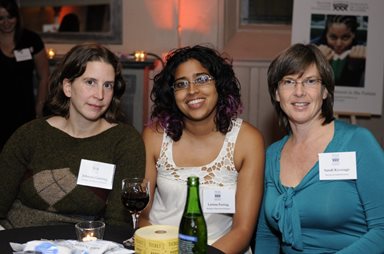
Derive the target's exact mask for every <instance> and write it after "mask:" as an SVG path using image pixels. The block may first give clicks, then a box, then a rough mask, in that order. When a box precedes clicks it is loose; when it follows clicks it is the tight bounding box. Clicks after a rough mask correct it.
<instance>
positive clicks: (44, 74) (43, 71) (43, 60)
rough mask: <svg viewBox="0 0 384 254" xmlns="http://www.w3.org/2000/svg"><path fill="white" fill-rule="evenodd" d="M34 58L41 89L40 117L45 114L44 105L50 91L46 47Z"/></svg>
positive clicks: (37, 99)
mask: <svg viewBox="0 0 384 254" xmlns="http://www.w3.org/2000/svg"><path fill="white" fill-rule="evenodd" d="M33 58H34V62H35V66H36V72H37V76H38V78H39V90H38V93H37V98H36V116H38V117H39V116H42V115H43V106H44V102H45V100H46V97H47V93H48V81H49V65H48V58H47V54H46V52H45V48H43V49H42V50H41V51H40V52H39V53H37V54H35V55H34V57H33Z"/></svg>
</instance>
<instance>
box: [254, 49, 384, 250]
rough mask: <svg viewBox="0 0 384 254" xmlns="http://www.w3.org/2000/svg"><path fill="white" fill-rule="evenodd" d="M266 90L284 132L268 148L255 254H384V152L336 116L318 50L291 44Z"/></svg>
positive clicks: (330, 83)
mask: <svg viewBox="0 0 384 254" xmlns="http://www.w3.org/2000/svg"><path fill="white" fill-rule="evenodd" d="M268 87H269V93H270V96H271V100H272V104H273V105H274V107H275V110H276V112H277V115H278V117H279V120H280V123H281V125H282V126H283V127H284V128H285V129H286V130H287V132H288V133H289V134H288V135H287V136H285V137H283V138H282V139H281V140H279V141H277V142H276V143H274V144H272V145H271V146H269V147H268V149H267V154H266V168H265V190H264V199H263V207H262V209H261V211H260V217H259V223H258V228H257V232H256V245H255V250H256V253H268V254H274V253H275V254H280V253H284V254H286V253H289V254H290V253H296V254H297V253H319V254H320V253H340V254H341V253H351V254H352V253H356V254H359V253H370V254H374V253H377V254H379V253H384V244H383V241H384V199H383V197H382V195H383V193H384V185H383V179H384V152H383V149H382V148H381V147H380V145H379V143H378V142H377V140H376V139H375V137H374V136H373V135H372V134H371V133H370V132H369V131H368V130H367V129H365V128H362V127H359V126H356V125H351V124H348V123H345V122H343V121H339V120H334V116H333V93H334V77H333V72H332V67H331V66H330V65H329V63H328V61H327V60H326V59H325V57H324V55H323V54H322V53H321V52H320V50H319V49H318V48H317V47H316V46H314V45H303V44H295V45H293V46H292V47H290V48H288V49H287V50H286V51H284V52H283V53H281V54H280V55H279V56H278V57H277V58H276V59H275V60H273V61H272V63H271V65H270V67H269V69H268Z"/></svg>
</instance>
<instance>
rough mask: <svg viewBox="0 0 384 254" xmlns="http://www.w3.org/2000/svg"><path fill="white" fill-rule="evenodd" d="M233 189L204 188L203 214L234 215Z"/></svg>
mask: <svg viewBox="0 0 384 254" xmlns="http://www.w3.org/2000/svg"><path fill="white" fill-rule="evenodd" d="M235 194H236V189H235V188H212V189H210V188H204V189H203V213H235Z"/></svg>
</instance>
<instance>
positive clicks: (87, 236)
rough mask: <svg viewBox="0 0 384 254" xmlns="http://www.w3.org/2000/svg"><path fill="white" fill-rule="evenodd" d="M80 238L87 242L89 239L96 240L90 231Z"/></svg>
mask: <svg viewBox="0 0 384 254" xmlns="http://www.w3.org/2000/svg"><path fill="white" fill-rule="evenodd" d="M82 240H83V242H89V241H95V240H97V238H96V237H94V236H93V233H91V234H89V235H86V236H85V237H83V239H82Z"/></svg>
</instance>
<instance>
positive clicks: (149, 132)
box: [142, 125, 164, 150]
mask: <svg viewBox="0 0 384 254" xmlns="http://www.w3.org/2000/svg"><path fill="white" fill-rule="evenodd" d="M163 135H164V131H163V129H162V128H160V127H159V126H156V125H150V126H147V127H145V128H144V130H143V134H142V136H143V140H144V143H145V146H146V149H147V150H148V149H154V150H160V146H161V143H162V140H163Z"/></svg>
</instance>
